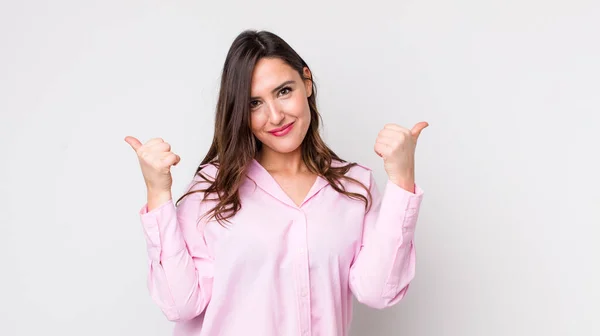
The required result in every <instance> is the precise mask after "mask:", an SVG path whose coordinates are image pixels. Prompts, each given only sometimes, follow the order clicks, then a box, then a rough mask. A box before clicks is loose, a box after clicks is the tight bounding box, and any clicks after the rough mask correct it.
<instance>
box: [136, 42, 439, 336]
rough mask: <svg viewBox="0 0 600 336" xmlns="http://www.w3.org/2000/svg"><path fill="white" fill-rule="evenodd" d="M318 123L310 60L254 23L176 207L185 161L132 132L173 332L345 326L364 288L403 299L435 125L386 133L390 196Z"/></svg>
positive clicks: (377, 303)
mask: <svg viewBox="0 0 600 336" xmlns="http://www.w3.org/2000/svg"><path fill="white" fill-rule="evenodd" d="M319 118H320V115H319V112H318V111H317V98H316V87H315V83H314V82H313V80H312V74H311V71H310V69H309V67H308V65H307V64H306V63H305V62H304V61H303V60H302V58H301V57H300V56H299V55H298V54H297V53H296V52H295V51H294V50H293V49H292V48H291V47H290V46H289V45H288V44H287V43H286V42H285V41H283V40H282V39H281V38H280V37H278V36H277V35H274V34H272V33H270V32H265V31H261V32H256V31H245V32H243V33H241V34H240V35H239V36H238V37H237V38H236V39H235V41H234V42H233V44H232V46H231V48H230V50H229V53H228V55H227V57H226V60H225V65H224V69H223V73H222V79H221V87H220V93H219V99H218V104H217V108H216V122H215V131H214V137H213V142H212V145H211V147H210V149H209V151H208V154H207V155H206V157H205V158H204V160H203V161H202V162H201V164H200V166H199V167H198V169H197V172H196V174H195V176H194V178H193V179H192V181H191V182H190V185H189V190H188V192H187V193H186V194H184V195H183V196H182V197H181V198H180V199H179V200H178V201H177V202H174V201H173V200H172V198H171V184H172V180H171V174H170V167H171V166H173V165H176V164H177V163H178V162H179V160H180V158H179V156H178V155H176V154H174V153H173V152H172V151H171V148H170V146H169V144H168V143H166V142H164V141H163V140H162V139H151V140H149V141H148V142H146V143H144V144H142V143H141V142H140V141H139V140H137V139H136V138H133V137H126V138H125V140H126V142H127V143H129V144H130V145H131V147H132V148H133V149H134V150H135V152H136V153H137V156H138V159H139V162H140V165H141V170H142V173H143V176H144V179H145V182H146V186H147V191H148V193H147V195H148V200H147V204H146V205H145V206H144V207H143V208H142V209H141V212H140V216H141V221H142V224H143V228H144V230H145V234H146V240H147V246H148V256H149V263H150V265H149V266H150V269H149V276H148V285H149V290H150V293H151V296H152V298H153V300H154V301H155V302H156V304H157V305H158V306H159V307H160V308H161V309H162V311H163V312H164V314H165V315H166V316H167V318H168V319H169V320H171V321H176V322H177V323H176V324H175V333H174V334H175V335H180V336H192V335H194V336H196V335H197V336H213V335H214V336H216V335H219V336H239V335H257V336H282V335H323V336H336V335H340V336H341V335H348V329H349V326H350V321H351V318H352V296H353V295H354V296H355V297H356V298H357V299H358V301H360V302H362V303H364V304H366V305H368V306H370V307H375V308H384V307H389V306H391V305H394V304H395V303H397V302H398V301H400V300H401V299H402V297H403V296H404V295H405V294H406V291H407V289H408V287H409V283H410V281H411V280H412V279H413V277H414V274H415V250H414V245H413V237H414V232H415V224H416V222H417V217H418V212H419V207H420V204H421V200H422V197H423V191H422V190H421V189H420V188H419V187H418V186H417V185H416V184H415V182H414V153H415V146H416V142H417V138H418V137H419V134H420V133H421V130H422V129H423V128H425V127H427V126H428V124H427V123H426V122H421V123H418V124H417V125H415V126H414V127H413V128H412V129H406V128H404V127H401V126H398V125H394V124H389V125H386V126H385V127H384V128H383V129H382V130H381V132H380V133H379V135H378V137H377V139H376V141H375V152H376V153H377V154H378V155H379V156H380V157H382V158H383V162H384V167H385V170H386V172H387V174H388V177H389V179H388V181H387V185H386V187H385V192H384V193H383V194H381V193H380V192H379V191H378V189H377V186H376V185H375V181H374V179H373V174H372V172H371V170H370V169H369V168H367V167H364V166H361V165H358V164H356V163H348V162H346V161H344V160H342V159H340V158H339V157H338V156H337V155H336V154H335V153H334V152H333V151H332V150H331V149H329V148H328V147H327V145H326V144H325V143H324V142H323V140H322V138H321V136H320V135H319Z"/></svg>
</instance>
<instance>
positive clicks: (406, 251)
mask: <svg viewBox="0 0 600 336" xmlns="http://www.w3.org/2000/svg"><path fill="white" fill-rule="evenodd" d="M369 190H370V192H371V197H372V205H371V208H370V209H369V211H368V212H367V213H366V215H365V218H364V224H363V236H362V244H361V247H360V250H359V252H358V254H357V256H356V258H355V260H354V262H353V264H352V266H351V269H350V279H349V282H350V288H351V290H352V293H353V294H354V296H355V297H356V298H357V300H358V301H359V302H361V303H363V304H366V305H367V306H370V307H373V308H377V309H382V308H386V307H390V306H392V305H394V304H396V303H398V302H399V301H400V300H401V299H402V298H403V297H404V295H405V294H406V291H407V290H408V287H409V284H410V282H411V281H412V279H413V278H414V276H415V247H414V241H413V240H414V234H415V226H416V223H417V219H418V214H419V209H420V206H421V201H422V199H423V190H422V189H421V188H420V187H419V186H418V185H416V184H415V192H414V193H411V192H409V191H407V190H405V189H403V188H401V187H400V186H398V185H396V184H395V183H393V182H391V181H389V180H388V182H387V184H386V186H385V193H384V195H383V196H381V194H380V192H379V190H378V188H377V185H376V184H375V180H374V178H373V174H372V173H370V186H369Z"/></svg>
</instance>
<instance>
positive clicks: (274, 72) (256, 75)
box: [251, 58, 299, 96]
mask: <svg viewBox="0 0 600 336" xmlns="http://www.w3.org/2000/svg"><path fill="white" fill-rule="evenodd" d="M298 79H299V75H298V73H297V72H296V70H294V69H292V67H290V66H289V65H288V64H287V63H285V62H284V61H282V60H281V59H279V58H262V59H260V60H259V61H258V62H257V63H256V65H255V66H254V71H253V72H252V84H251V86H252V95H253V96H256V95H261V94H267V93H270V92H271V90H272V89H274V88H275V87H277V86H278V85H280V84H281V83H283V82H285V81H288V80H298Z"/></svg>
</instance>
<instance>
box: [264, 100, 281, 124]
mask: <svg viewBox="0 0 600 336" xmlns="http://www.w3.org/2000/svg"><path fill="white" fill-rule="evenodd" d="M268 105H269V110H268V112H267V113H268V114H269V121H270V122H271V123H272V124H273V125H280V124H281V122H282V121H283V119H284V118H285V115H284V113H283V110H282V109H281V106H279V104H277V102H271V103H269V104H268Z"/></svg>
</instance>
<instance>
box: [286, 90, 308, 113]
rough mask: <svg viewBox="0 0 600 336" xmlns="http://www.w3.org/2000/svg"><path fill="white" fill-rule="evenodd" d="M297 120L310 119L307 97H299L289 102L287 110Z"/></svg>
mask: <svg viewBox="0 0 600 336" xmlns="http://www.w3.org/2000/svg"><path fill="white" fill-rule="evenodd" d="M287 110H288V111H290V112H291V113H292V114H293V115H294V116H295V117H297V118H302V119H306V118H310V108H309V106H308V101H307V100H306V97H304V96H301V95H298V96H297V97H294V99H291V100H290V101H289V105H288V108H287Z"/></svg>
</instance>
